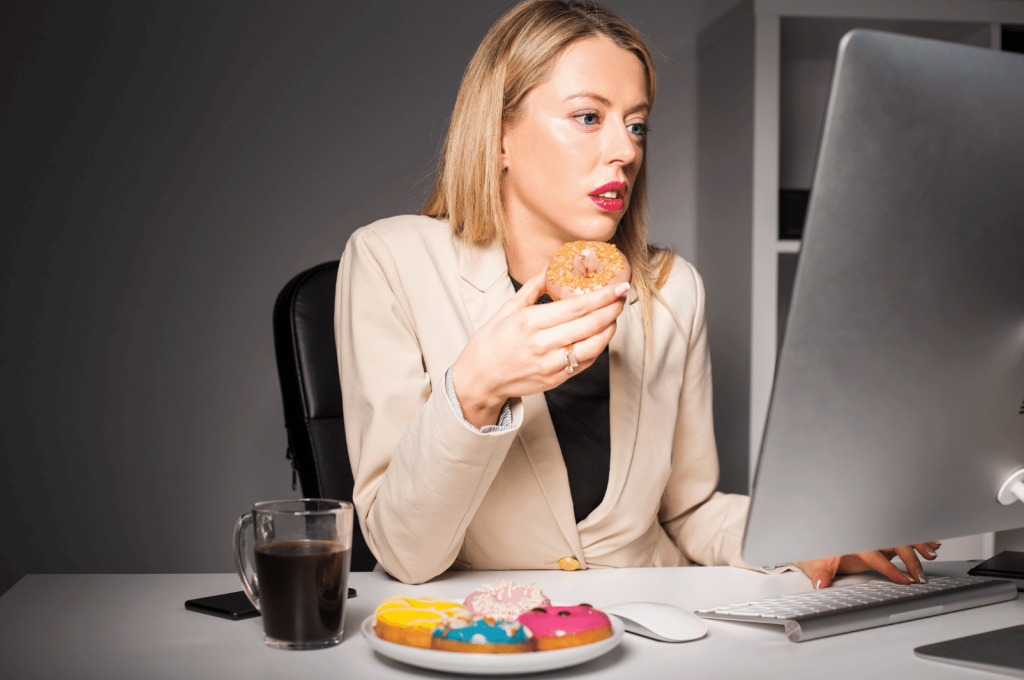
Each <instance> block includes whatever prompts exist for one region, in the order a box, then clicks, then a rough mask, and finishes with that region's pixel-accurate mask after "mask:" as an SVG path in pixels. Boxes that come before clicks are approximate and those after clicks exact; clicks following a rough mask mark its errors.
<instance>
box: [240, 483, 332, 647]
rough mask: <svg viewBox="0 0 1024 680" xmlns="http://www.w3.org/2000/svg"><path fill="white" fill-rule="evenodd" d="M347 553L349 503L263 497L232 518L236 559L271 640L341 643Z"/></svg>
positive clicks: (326, 644)
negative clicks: (259, 501) (274, 499)
mask: <svg viewBox="0 0 1024 680" xmlns="http://www.w3.org/2000/svg"><path fill="white" fill-rule="evenodd" d="M250 527H251V528H250ZM254 536H255V542H254V543H253V537H254ZM351 559H352V504H351V503H346V502H344V501H331V500H322V499H316V498H304V499H301V500H296V501H266V502H264V503H256V504H255V505H254V506H252V511H251V512H248V513H246V514H244V515H242V516H241V517H239V518H238V521H237V522H235V566H236V567H237V568H238V576H239V577H240V578H241V579H242V587H243V588H245V594H246V595H248V596H249V599H250V600H252V603H253V606H255V607H256V609H258V610H260V614H261V615H262V616H263V634H264V636H265V638H266V642H267V644H268V645H270V646H271V647H277V648H278V649H321V648H323V647H332V646H334V645H336V644H338V643H339V642H341V635H342V631H343V629H344V625H345V600H346V597H347V596H348V571H349V564H350V562H351ZM253 562H255V567H254V565H253Z"/></svg>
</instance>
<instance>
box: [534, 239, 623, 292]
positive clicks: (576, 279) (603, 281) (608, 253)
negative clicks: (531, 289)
mask: <svg viewBox="0 0 1024 680" xmlns="http://www.w3.org/2000/svg"><path fill="white" fill-rule="evenodd" d="M547 274H548V275H547V288H548V295H550V296H551V299H553V300H564V299H565V298H567V297H571V296H573V295H583V294H584V293H589V292H590V291H592V290H597V289H598V288H603V287H604V286H609V285H611V286H615V285H618V284H620V283H626V282H628V281H629V279H630V275H631V272H630V269H629V262H627V261H626V258H624V257H623V256H622V253H620V252H619V249H618V248H616V247H615V246H614V245H613V244H611V243H601V242H600V241H570V242H569V243H566V244H565V245H564V246H562V247H561V248H559V249H558V252H557V253H555V259H554V260H552V261H551V264H549V265H548V272H547Z"/></svg>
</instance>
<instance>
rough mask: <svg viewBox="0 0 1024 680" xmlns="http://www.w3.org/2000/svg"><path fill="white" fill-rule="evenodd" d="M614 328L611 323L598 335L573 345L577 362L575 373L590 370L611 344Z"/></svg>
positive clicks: (613, 324) (613, 323)
mask: <svg viewBox="0 0 1024 680" xmlns="http://www.w3.org/2000/svg"><path fill="white" fill-rule="evenodd" d="M615 328H616V323H615V322H614V321H612V322H611V324H609V325H608V326H607V327H606V328H604V329H602V330H601V332H600V333H598V334H596V335H592V336H590V337H589V338H585V339H583V340H580V341H579V342H576V343H573V347H574V348H575V351H576V361H578V362H579V368H577V369H576V373H579V372H580V371H582V370H585V369H587V368H590V366H591V365H592V364H593V363H594V362H595V361H597V358H598V357H599V356H601V353H602V352H604V349H605V347H607V346H608V343H609V342H611V339H612V336H613V335H615Z"/></svg>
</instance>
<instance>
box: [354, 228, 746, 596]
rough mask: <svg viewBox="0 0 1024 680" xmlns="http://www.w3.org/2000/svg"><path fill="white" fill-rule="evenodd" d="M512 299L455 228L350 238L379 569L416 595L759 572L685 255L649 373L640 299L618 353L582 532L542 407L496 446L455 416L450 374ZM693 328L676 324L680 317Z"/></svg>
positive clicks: (365, 459)
mask: <svg viewBox="0 0 1024 680" xmlns="http://www.w3.org/2000/svg"><path fill="white" fill-rule="evenodd" d="M513 294H514V291H513V288H512V283H511V281H510V280H509V276H508V268H507V265H506V262H505V256H504V252H503V251H502V249H501V247H500V246H498V245H493V246H491V247H487V248H475V247H469V246H465V245H463V244H461V243H460V242H457V241H456V240H453V239H452V237H451V235H450V233H449V228H448V224H447V222H444V221H439V220H435V219H431V218H428V217H421V216H408V215H407V216H401V217H394V218H391V219H386V220H381V221H380V222H376V223H374V224H371V225H369V226H367V227H363V228H362V229H359V230H358V231H356V232H355V234H353V235H352V238H351V239H350V240H349V242H348V245H347V247H346V248H345V253H344V255H343V256H342V258H341V267H340V270H339V274H338V289H337V303H336V310H335V330H336V335H337V344H338V361H339V365H340V369H341V385H342V394H343V401H344V409H345V410H344V413H345V429H346V433H347V436H348V450H349V457H350V458H351V463H352V470H353V474H354V475H355V493H354V501H355V507H356V511H357V514H358V517H359V522H360V525H361V527H362V531H363V535H364V536H365V537H366V542H367V543H368V544H369V546H370V549H371V550H372V551H373V554H374V555H376V557H377V560H378V562H379V563H380V564H381V566H383V568H384V569H386V570H387V571H388V572H389V573H390V574H392V575H393V576H395V577H397V578H399V579H401V580H402V581H404V582H406V583H422V582H424V581H427V580H428V579H430V578H433V577H434V576H437V575H438V574H440V573H441V572H443V571H445V570H446V569H448V568H449V567H452V566H454V567H455V568H461V569H555V568H558V561H559V559H560V558H563V557H575V558H576V559H577V560H578V561H579V563H580V565H581V566H582V567H583V568H594V567H658V566H682V565H688V564H691V563H697V564H734V565H738V566H745V565H744V564H743V562H742V560H741V558H740V543H741V540H742V534H743V526H744V521H745V519H746V512H747V507H748V499H747V498H746V497H745V496H735V495H725V494H721V493H717V492H716V491H715V487H716V486H717V484H718V457H717V452H716V450H715V439H714V431H713V429H712V418H711V368H710V363H709V359H708V347H707V338H706V332H705V325H704V289H703V286H702V283H701V279H700V277H699V276H698V275H697V272H696V271H695V270H694V268H693V267H692V266H691V265H690V264H688V263H687V262H685V261H684V260H682V259H681V258H678V257H677V258H676V260H675V263H674V265H673V269H672V273H671V276H670V277H669V280H668V283H667V284H666V285H665V287H664V288H662V290H661V295H662V297H663V298H664V300H665V302H666V303H667V305H668V306H669V307H670V308H671V310H672V314H670V313H669V311H668V310H667V309H666V308H665V306H664V305H663V304H661V303H657V302H656V303H655V306H654V319H653V321H654V324H653V352H652V353H651V355H650V357H649V358H648V359H647V360H646V361H645V359H644V334H643V324H642V321H641V314H640V305H639V304H635V303H636V298H635V296H633V294H632V293H630V298H629V300H628V302H627V306H626V309H625V310H624V311H623V313H622V315H621V316H620V317H619V321H618V325H617V330H616V332H615V335H614V337H613V338H612V340H611V344H610V383H611V395H610V401H611V403H610V411H611V471H610V475H609V479H608V490H607V492H606V493H605V497H604V500H603V501H602V502H601V504H600V505H599V506H598V507H597V508H596V509H595V510H594V511H593V512H592V513H591V514H590V516H589V517H587V518H586V519H585V520H583V521H582V522H580V523H579V524H577V523H576V521H575V518H574V515H573V507H572V498H571V496H570V492H569V482H568V477H567V475H566V469H565V464H564V463H563V461H562V454H561V451H560V449H559V446H558V439H557V438H556V436H555V430H554V427H553V426H552V424H551V417H550V415H549V413H548V409H547V404H546V402H545V400H544V395H543V394H534V395H528V396H525V397H523V398H522V399H514V400H513V403H512V414H513V423H514V428H513V429H512V430H510V431H505V432H499V433H491V434H481V433H479V432H476V431H474V430H472V429H471V428H470V427H468V426H467V425H466V424H465V423H464V422H463V421H461V420H460V419H459V418H458V416H457V415H456V414H455V413H454V411H453V410H452V407H451V404H450V403H449V402H448V399H447V396H446V394H445V391H444V376H445V372H446V370H447V369H448V367H449V366H450V365H451V364H452V363H453V362H454V361H455V359H456V358H457V357H458V356H459V353H460V352H461V351H462V348H463V347H464V346H465V345H466V343H467V342H468V340H469V338H470V336H471V335H472V334H473V332H474V331H476V329H478V328H479V327H480V326H481V325H482V324H483V323H484V322H486V321H487V320H488V319H490V318H491V316H493V315H494V313H495V312H496V311H497V310H498V308H499V307H500V306H501V305H502V303H504V302H505V301H506V300H508V299H509V298H510V297H512V295H513ZM673 314H674V316H675V319H678V321H679V323H678V325H677V323H676V321H675V320H674V319H673Z"/></svg>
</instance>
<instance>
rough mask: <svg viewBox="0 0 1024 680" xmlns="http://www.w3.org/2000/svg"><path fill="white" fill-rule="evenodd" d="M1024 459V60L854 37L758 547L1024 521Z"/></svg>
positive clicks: (912, 535)
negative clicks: (1010, 485) (1021, 479)
mask: <svg viewBox="0 0 1024 680" xmlns="http://www.w3.org/2000/svg"><path fill="white" fill-rule="evenodd" d="M1021 468H1024V56H1021V55H1016V54H1007V53H1001V52H997V51H992V50H984V49H978V48H974V47H965V46H961V45H955V44H949V43H944V42H937V41H932V40H923V39H919V38H910V37H905V36H898V35H892V34H887V33H880V32H874V31H853V32H851V33H850V34H848V35H847V36H846V37H844V38H843V41H842V43H841V45H840V49H839V55H838V58H837V61H836V66H835V72H834V74H833V79H832V88H831V92H830V95H829V101H828V108H827V113H826V120H825V125H824V129H823V132H822V140H821V145H820V150H819V155H818V161H817V166H816V169H815V175H814V183H813V187H812V190H811V200H810V205H809V206H808V214H807V221H806V225H805V228H804V236H803V243H802V245H801V250H800V257H799V263H798V266H797V270H796V278H795V281H794V284H793V292H792V299H791V301H790V307H789V315H788V320H787V323H786V326H785V333H784V336H783V338H782V341H781V344H780V349H779V353H778V359H777V363H776V372H775V381H774V386H773V391H772V397H771V406H770V408H769V411H768V417H767V422H766V426H765V430H764V435H763V439H762V444H761V454H760V459H759V461H758V466H757V474H756V477H755V480H754V488H753V499H752V505H751V510H750V515H749V518H748V521H747V530H746V537H745V540H744V546H743V556H744V558H745V559H746V561H747V562H748V563H751V564H777V563H781V562H793V561H799V560H805V559H811V558H818V557H825V556H830V555H843V554H850V553H855V552H860V551H864V550H870V549H878V548H886V547H890V546H897V545H907V544H911V543H919V542H923V541H928V540H937V539H940V538H944V537H950V536H964V535H970V534H977V533H983V532H988V531H994V530H1000V529H1009V528H1014V527H1020V526H1024V502H1014V503H1012V504H1009V505H1004V504H1002V503H1000V502H999V501H998V500H997V494H998V492H999V491H1000V488H1001V487H1003V486H1004V483H1005V482H1006V480H1007V479H1008V478H1009V477H1011V475H1012V474H1013V473H1014V472H1015V471H1017V470H1019V469H1021ZM1021 488H1022V487H1017V489H1018V491H1019V490H1021ZM1003 491H1004V493H1003V496H1004V500H1007V499H1009V500H1013V494H1012V493H1009V494H1008V492H1007V488H1003Z"/></svg>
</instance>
